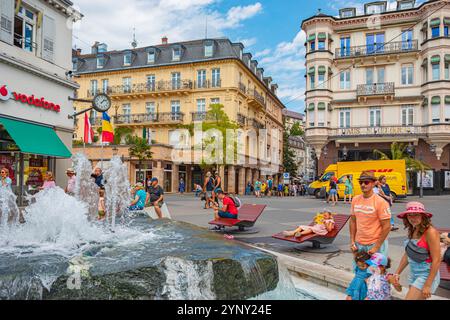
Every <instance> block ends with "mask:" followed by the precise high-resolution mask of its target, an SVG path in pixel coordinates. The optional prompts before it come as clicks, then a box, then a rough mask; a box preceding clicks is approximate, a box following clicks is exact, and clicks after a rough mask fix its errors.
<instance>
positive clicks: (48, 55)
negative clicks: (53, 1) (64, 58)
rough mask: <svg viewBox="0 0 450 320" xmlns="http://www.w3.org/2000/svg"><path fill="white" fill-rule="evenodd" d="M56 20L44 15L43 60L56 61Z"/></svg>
mask: <svg viewBox="0 0 450 320" xmlns="http://www.w3.org/2000/svg"><path fill="white" fill-rule="evenodd" d="M55 29H56V27H55V20H54V19H53V18H50V17H49V16H46V15H44V19H43V23H42V59H44V60H47V61H52V62H53V60H54V55H55V34H56V32H55Z"/></svg>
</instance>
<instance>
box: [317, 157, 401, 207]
mask: <svg viewBox="0 0 450 320" xmlns="http://www.w3.org/2000/svg"><path fill="white" fill-rule="evenodd" d="M362 171H373V172H374V173H375V177H377V178H378V177H380V176H382V175H384V176H386V180H387V183H388V184H389V187H390V189H391V195H392V197H393V198H394V199H398V198H406V195H407V194H408V189H407V182H406V181H407V180H406V163H405V160H370V161H346V162H338V163H337V164H332V165H330V166H328V168H327V169H326V170H325V172H324V174H323V175H322V177H321V178H320V179H319V180H317V181H314V182H312V183H311V184H310V185H309V187H308V193H309V194H310V195H314V196H316V197H317V198H319V197H324V196H325V191H326V193H327V194H328V191H329V189H330V179H331V177H333V175H334V176H336V178H337V179H338V196H339V198H343V197H344V192H345V185H344V182H345V180H346V179H347V176H350V179H351V181H352V183H353V195H358V194H361V188H360V186H359V183H358V179H359V176H360V175H361V172H362Z"/></svg>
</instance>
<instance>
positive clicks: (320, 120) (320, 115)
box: [317, 110, 325, 127]
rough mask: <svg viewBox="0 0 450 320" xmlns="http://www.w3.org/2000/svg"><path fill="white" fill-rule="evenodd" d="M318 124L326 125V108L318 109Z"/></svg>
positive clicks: (320, 125)
mask: <svg viewBox="0 0 450 320" xmlns="http://www.w3.org/2000/svg"><path fill="white" fill-rule="evenodd" d="M317 126H319V127H324V126H325V110H318V111H317Z"/></svg>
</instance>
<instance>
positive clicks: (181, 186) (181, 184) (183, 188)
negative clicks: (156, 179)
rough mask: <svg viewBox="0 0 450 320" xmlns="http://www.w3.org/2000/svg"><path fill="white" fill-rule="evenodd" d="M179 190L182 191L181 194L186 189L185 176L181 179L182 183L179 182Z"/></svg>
mask: <svg viewBox="0 0 450 320" xmlns="http://www.w3.org/2000/svg"><path fill="white" fill-rule="evenodd" d="M178 190H179V191H180V193H181V194H183V193H184V191H185V184H184V179H183V178H181V179H180V184H179V187H178Z"/></svg>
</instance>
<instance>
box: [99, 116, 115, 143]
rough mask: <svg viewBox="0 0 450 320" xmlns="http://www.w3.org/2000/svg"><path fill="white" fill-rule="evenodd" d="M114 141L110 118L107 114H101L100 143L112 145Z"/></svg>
mask: <svg viewBox="0 0 450 320" xmlns="http://www.w3.org/2000/svg"><path fill="white" fill-rule="evenodd" d="M113 141H114V131H113V128H112V125H111V118H110V117H109V116H108V113H106V112H103V121H102V142H109V143H112V142H113Z"/></svg>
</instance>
